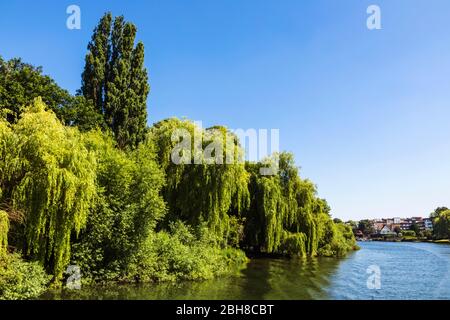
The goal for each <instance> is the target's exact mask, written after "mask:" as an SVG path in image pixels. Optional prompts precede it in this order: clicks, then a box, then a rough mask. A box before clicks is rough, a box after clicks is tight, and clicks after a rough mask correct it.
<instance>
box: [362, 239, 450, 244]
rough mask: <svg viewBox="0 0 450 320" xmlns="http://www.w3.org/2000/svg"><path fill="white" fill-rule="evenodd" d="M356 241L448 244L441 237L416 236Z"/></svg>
mask: <svg viewBox="0 0 450 320" xmlns="http://www.w3.org/2000/svg"><path fill="white" fill-rule="evenodd" d="M356 241H358V242H370V241H378V242H427V243H437V244H450V240H449V239H441V240H428V239H417V238H391V239H389V238H385V239H383V238H374V239H357V240H356Z"/></svg>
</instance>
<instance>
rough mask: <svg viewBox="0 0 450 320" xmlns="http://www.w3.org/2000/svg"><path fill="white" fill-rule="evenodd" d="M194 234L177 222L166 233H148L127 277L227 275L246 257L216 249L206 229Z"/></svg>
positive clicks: (172, 278) (231, 250)
mask: <svg viewBox="0 0 450 320" xmlns="http://www.w3.org/2000/svg"><path fill="white" fill-rule="evenodd" d="M200 230H201V229H200ZM197 233H199V234H197V235H196V233H195V232H194V231H193V230H191V228H189V227H187V226H186V225H184V224H183V223H181V222H176V223H172V224H171V226H170V228H169V231H168V232H166V231H161V232H158V233H156V234H151V235H149V237H148V239H147V241H146V243H145V244H144V245H143V246H142V248H141V250H140V251H139V252H138V254H137V255H136V256H135V257H134V259H135V261H134V263H132V264H131V268H130V270H129V277H131V278H132V279H134V280H136V279H137V280H139V281H144V282H145V281H175V280H203V279H211V278H213V277H216V276H220V275H225V274H229V273H231V272H233V270H236V271H237V270H238V269H239V267H241V266H243V265H245V263H246V261H247V258H246V256H245V254H244V253H243V252H242V251H240V250H237V249H234V248H227V249H220V248H218V247H217V246H216V245H215V243H214V240H215V239H214V238H213V237H211V234H210V233H208V231H207V229H203V230H201V231H199V232H197Z"/></svg>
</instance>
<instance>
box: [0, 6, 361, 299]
mask: <svg viewBox="0 0 450 320" xmlns="http://www.w3.org/2000/svg"><path fill="white" fill-rule="evenodd" d="M135 36H136V27H135V26H134V25H133V24H132V23H129V22H126V21H125V20H124V18H123V17H116V18H113V17H112V16H111V14H109V13H108V14H105V15H104V16H103V17H102V19H101V20H100V22H99V24H98V26H97V27H96V28H95V30H94V33H93V36H92V40H91V41H90V43H89V45H88V53H87V55H86V58H85V68H84V72H83V74H82V86H81V89H80V90H79V92H78V93H77V94H76V95H75V96H72V95H70V94H69V93H68V92H67V91H66V90H63V89H61V88H60V87H59V86H58V85H57V84H56V83H55V82H54V81H53V80H52V79H51V78H50V77H48V76H45V75H43V74H42V70H41V69H40V68H36V67H33V66H32V65H29V64H26V63H23V62H22V61H21V60H20V59H12V60H9V61H5V60H3V59H2V58H1V57H0V110H1V117H0V299H25V298H33V297H37V296H39V295H40V294H42V292H43V291H45V290H46V289H47V288H48V287H49V286H56V287H57V286H61V285H62V283H63V280H64V279H65V278H66V277H67V274H65V270H66V268H67V267H68V265H78V266H79V267H80V268H81V270H82V275H83V277H82V281H83V283H85V284H91V283H105V282H111V281H120V282H151V281H175V280H201V279H210V278H213V277H217V276H221V275H226V274H230V273H232V272H235V271H236V270H239V268H242V267H243V266H245V264H246V262H247V257H246V254H245V253H244V252H245V251H247V252H255V253H265V254H271V253H274V254H282V255H286V256H290V257H300V258H302V257H308V256H318V255H321V256H342V255H345V253H346V252H348V251H350V250H352V249H355V248H356V242H355V239H354V236H353V233H352V230H351V227H349V226H348V225H346V224H343V223H335V222H333V220H332V219H331V217H330V208H329V206H328V205H327V203H326V201H325V200H323V199H320V198H318V197H317V194H316V188H315V186H314V184H313V183H312V182H310V181H308V180H305V179H302V178H301V177H300V176H299V172H298V169H297V167H296V166H295V163H294V157H293V155H292V154H290V153H281V154H280V155H279V163H280V165H279V171H278V174H276V175H274V176H261V175H260V174H259V168H260V167H262V166H263V165H265V164H266V162H270V161H274V159H273V158H269V159H267V160H265V161H263V162H264V163H241V162H238V161H234V162H232V163H230V164H227V165H222V164H210V163H207V161H206V159H202V160H201V161H200V164H194V165H187V164H185V165H183V164H181V165H176V164H174V163H173V162H172V161H171V160H170V159H171V158H170V154H171V152H172V150H173V148H174V147H175V145H176V142H174V141H172V139H171V136H172V133H173V132H174V130H177V129H179V128H183V129H185V130H187V131H189V132H194V131H195V132H197V133H199V134H200V135H201V136H202V137H203V140H202V141H203V143H204V144H205V145H208V142H209V141H211V139H213V138H217V137H219V138H220V139H223V140H224V141H225V140H226V141H232V144H231V145H230V144H227V148H228V149H229V148H231V152H233V153H236V154H241V153H242V152H243V151H242V150H241V146H240V143H239V141H238V140H237V138H236V137H235V136H234V135H233V134H232V133H231V132H229V131H228V130H227V129H226V128H224V127H219V126H218V127H215V128H209V129H201V128H199V127H197V126H196V125H195V124H194V123H193V122H191V121H189V120H179V119H176V118H172V119H167V120H164V121H160V122H158V123H156V124H154V125H153V126H151V127H147V104H146V101H147V96H148V94H149V91H150V87H149V84H148V75H147V70H146V69H145V67H144V45H143V44H142V43H137V44H135ZM228 151H230V150H228ZM224 152H227V150H224ZM192 154H194V152H192Z"/></svg>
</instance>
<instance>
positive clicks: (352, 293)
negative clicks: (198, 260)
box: [43, 242, 450, 300]
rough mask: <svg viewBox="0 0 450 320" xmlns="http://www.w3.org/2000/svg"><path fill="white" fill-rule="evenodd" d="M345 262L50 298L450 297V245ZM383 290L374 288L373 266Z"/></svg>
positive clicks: (393, 246)
mask: <svg viewBox="0 0 450 320" xmlns="http://www.w3.org/2000/svg"><path fill="white" fill-rule="evenodd" d="M359 245H360V246H361V250H359V251H357V252H354V253H351V254H349V255H348V256H347V257H346V258H344V259H331V258H321V259H309V260H307V261H304V262H300V261H296V260H284V259H255V260H252V261H251V262H250V263H249V264H248V267H247V268H246V269H245V270H243V271H242V272H241V274H240V275H239V276H233V277H228V278H221V279H216V280H212V281H205V282H194V283H193V282H183V283H177V284H157V285H155V284H152V285H140V286H135V285H123V286H111V287H101V288H88V287H83V288H82V290H77V291H71V292H69V291H64V292H55V293H47V294H45V295H44V297H43V298H45V299H194V300H196V299H200V300H203V299H207V300H210V299H232V300H234V299H244V300H245V299H275V300H279V299H290V300H298V299H450V245H445V244H433V243H388V242H363V243H360V244H359ZM374 265H375V266H378V267H379V268H380V271H381V275H380V281H381V283H380V284H381V288H380V289H368V287H367V280H368V279H369V277H370V276H371V274H369V273H367V269H368V268H369V267H370V266H374Z"/></svg>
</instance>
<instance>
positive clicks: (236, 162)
mask: <svg viewBox="0 0 450 320" xmlns="http://www.w3.org/2000/svg"><path fill="white" fill-rule="evenodd" d="M150 138H151V140H153V141H154V143H155V145H156V148H157V154H158V161H159V163H160V164H161V167H162V169H163V171H164V172H165V174H166V186H165V188H164V191H163V194H164V198H165V200H166V202H167V203H168V205H169V212H168V215H167V217H166V221H174V220H177V219H180V220H182V221H185V222H187V223H189V224H191V225H194V226H199V225H206V226H207V228H208V229H209V231H210V232H212V233H213V234H214V235H216V236H217V239H218V243H220V244H222V245H226V244H227V243H228V242H229V241H228V240H229V238H230V237H232V235H235V234H236V233H238V230H237V229H238V228H239V223H237V222H236V221H237V219H238V218H239V214H240V212H242V211H243V209H245V208H247V206H248V204H249V192H248V187H247V185H248V178H249V175H248V173H247V171H246V170H245V165H244V163H243V161H242V157H243V151H242V149H241V147H240V145H239V141H238V139H237V137H236V136H235V135H233V134H232V133H230V132H229V131H227V130H226V129H225V128H224V127H213V128H209V129H206V130H203V129H202V128H200V127H198V126H197V125H196V124H194V123H193V122H191V121H188V120H179V119H175V118H173V119H168V120H164V121H161V122H159V123H157V124H155V126H154V127H153V128H152V129H151V132H150ZM234 242H236V241H234Z"/></svg>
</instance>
